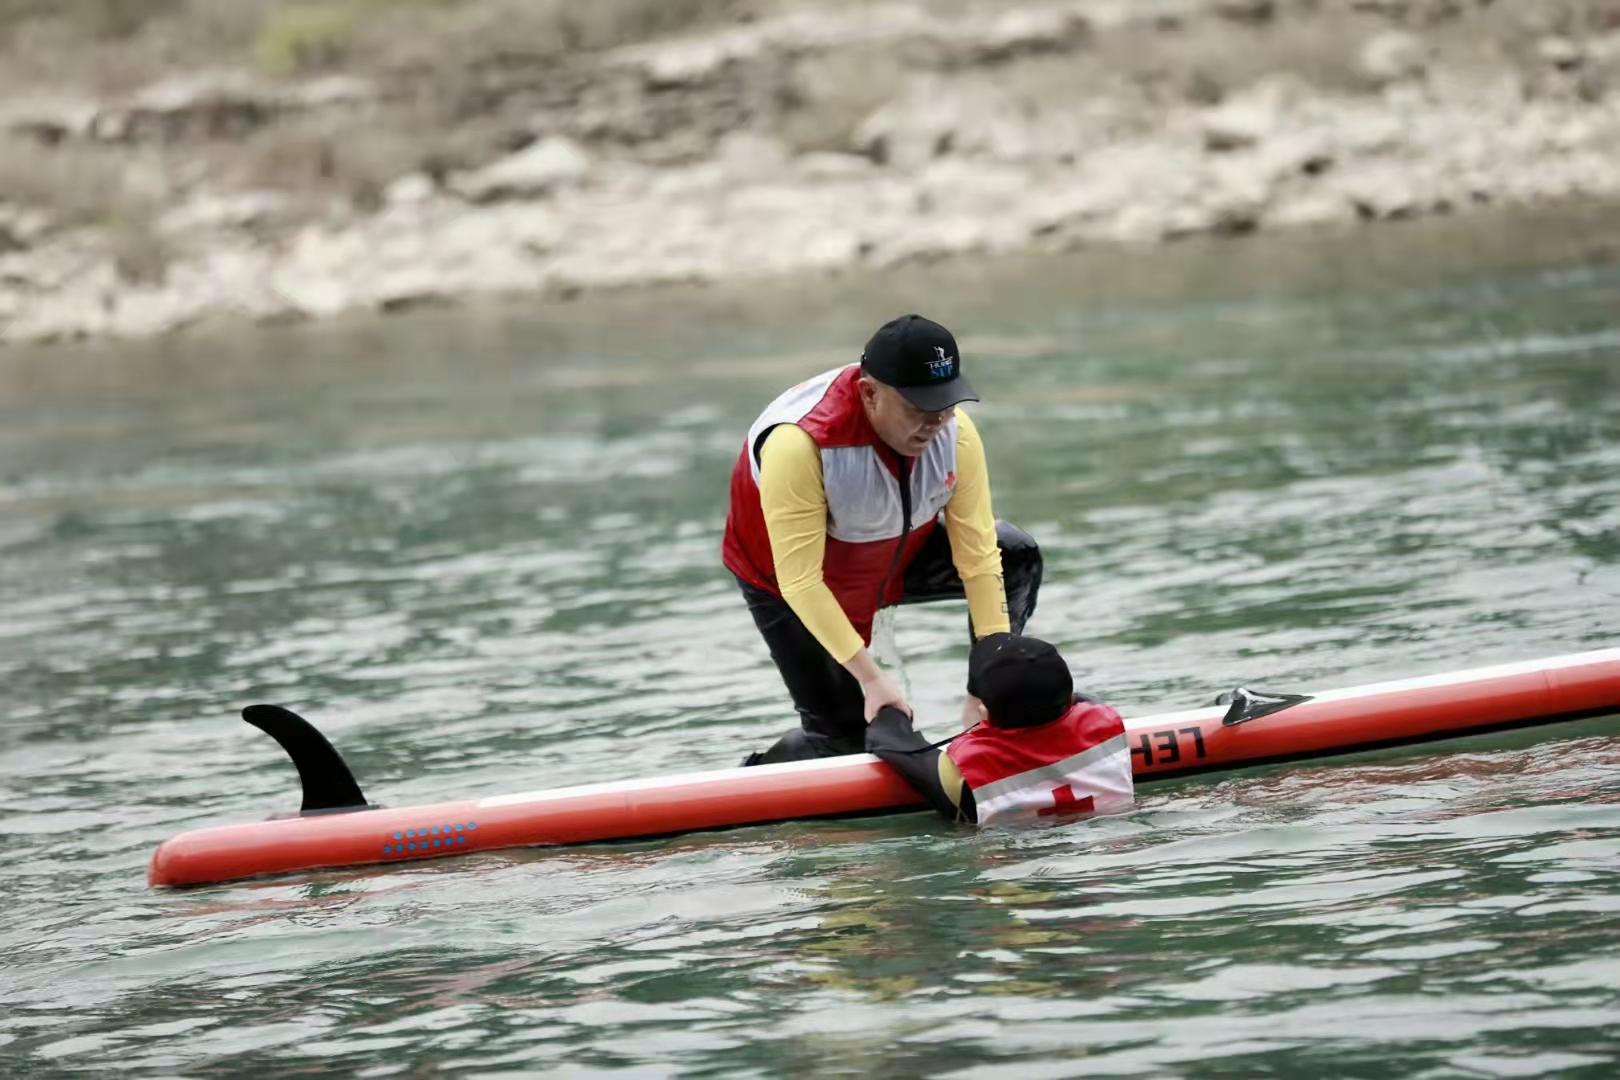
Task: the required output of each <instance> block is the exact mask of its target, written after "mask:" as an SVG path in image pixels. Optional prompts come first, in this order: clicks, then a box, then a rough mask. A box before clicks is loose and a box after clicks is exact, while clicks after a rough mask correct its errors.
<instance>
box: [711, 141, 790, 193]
mask: <svg viewBox="0 0 1620 1080" xmlns="http://www.w3.org/2000/svg"><path fill="white" fill-rule="evenodd" d="M715 159H716V160H717V161H718V162H719V163H720V167H721V168H722V169H723V170H724V171H725V173H726V175H727V176H728V177H730V178H731V179H732V180H734V181H752V180H761V179H766V178H769V177H774V176H778V175H780V174H781V173H782V171H783V170H784V169H785V168H786V167H787V161H788V153H787V149H786V148H785V147H784V146H783V145H782V143H781V141H780V140H778V139H774V138H772V137H771V136H769V135H760V134H757V133H755V132H752V131H733V132H729V133H728V134H726V135H724V136H722V137H721V139H720V143H719V145H718V146H716V147H715Z"/></svg>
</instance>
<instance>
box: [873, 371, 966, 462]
mask: <svg viewBox="0 0 1620 1080" xmlns="http://www.w3.org/2000/svg"><path fill="white" fill-rule="evenodd" d="M860 387H861V401H862V403H864V404H865V406H866V416H867V419H869V420H870V421H872V429H873V430H874V431H876V432H877V434H878V438H880V439H882V440H883V441H884V442H885V443H887V444H888V446H889V449H891V450H893V451H894V452H895V453H897V454H902V455H904V456H906V457H916V456H917V455H919V454H921V453H922V452H923V451H924V450H925V449H927V448H928V444H929V443H930V442H932V441H933V438H934V436H935V435H938V434H939V431H940V429H941V428H943V427H944V426H945V425H946V424H948V423H950V420H951V417H953V416H955V415H956V406H955V405H952V406H951V407H950V408H947V409H941V410H940V411H939V412H924V411H923V410H921V409H919V408H917V406H915V405H913V404H912V403H911V402H909V401H907V400H906V399H905V396H904V395H903V394H901V393H900V391H898V390H896V389H895V388H894V387H892V386H886V385H884V384H883V383H880V382H878V381H877V380H876V379H874V378H872V377H871V376H869V375H862V376H861V382H860Z"/></svg>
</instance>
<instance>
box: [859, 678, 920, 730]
mask: <svg viewBox="0 0 1620 1080" xmlns="http://www.w3.org/2000/svg"><path fill="white" fill-rule="evenodd" d="M861 693H862V694H863V695H864V696H865V698H866V722H867V723H868V724H870V723H871V722H872V721H873V719H875V718H876V717H877V714H878V710H879V709H881V708H883V707H884V706H885V705H893V706H894V707H895V708H897V709H899V710H900V711H901V712H903V713H905V714H906V715H907V716H911V715H912V712H911V706H910V705H909V704H907V703H906V695H905V693H904V692H902V691H901V689H900V684H899V683H897V682H895V681H894V679H893V677H891V676H890V675H889V673H888V672H886V671H879V672H878V673H877V676H876V677H875V678H873V679H872V680H871V681H869V682H862V683H861Z"/></svg>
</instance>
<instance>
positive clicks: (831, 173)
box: [793, 151, 872, 181]
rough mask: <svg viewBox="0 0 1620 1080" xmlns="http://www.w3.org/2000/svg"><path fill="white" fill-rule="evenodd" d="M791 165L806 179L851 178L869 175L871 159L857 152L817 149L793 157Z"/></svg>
mask: <svg viewBox="0 0 1620 1080" xmlns="http://www.w3.org/2000/svg"><path fill="white" fill-rule="evenodd" d="M793 167H794V169H796V170H797V171H798V174H799V175H800V176H802V177H804V179H806V180H812V181H814V180H851V179H856V178H859V177H863V176H867V175H869V174H870V173H871V172H872V161H871V159H870V158H864V157H861V156H860V155H859V154H835V153H832V152H830V151H819V152H816V153H811V154H800V155H799V156H798V157H796V158H794V159H793Z"/></svg>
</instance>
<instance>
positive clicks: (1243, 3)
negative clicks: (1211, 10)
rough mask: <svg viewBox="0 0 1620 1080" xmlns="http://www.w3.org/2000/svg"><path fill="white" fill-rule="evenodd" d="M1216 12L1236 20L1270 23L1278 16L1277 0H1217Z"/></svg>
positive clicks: (1252, 23)
mask: <svg viewBox="0 0 1620 1080" xmlns="http://www.w3.org/2000/svg"><path fill="white" fill-rule="evenodd" d="M1215 13H1216V14H1217V15H1219V16H1221V18H1223V19H1231V20H1232V21H1234V22H1241V23H1249V24H1251V25H1254V24H1258V23H1268V22H1270V21H1271V20H1272V19H1274V18H1276V16H1277V2H1276V0H1215Z"/></svg>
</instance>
